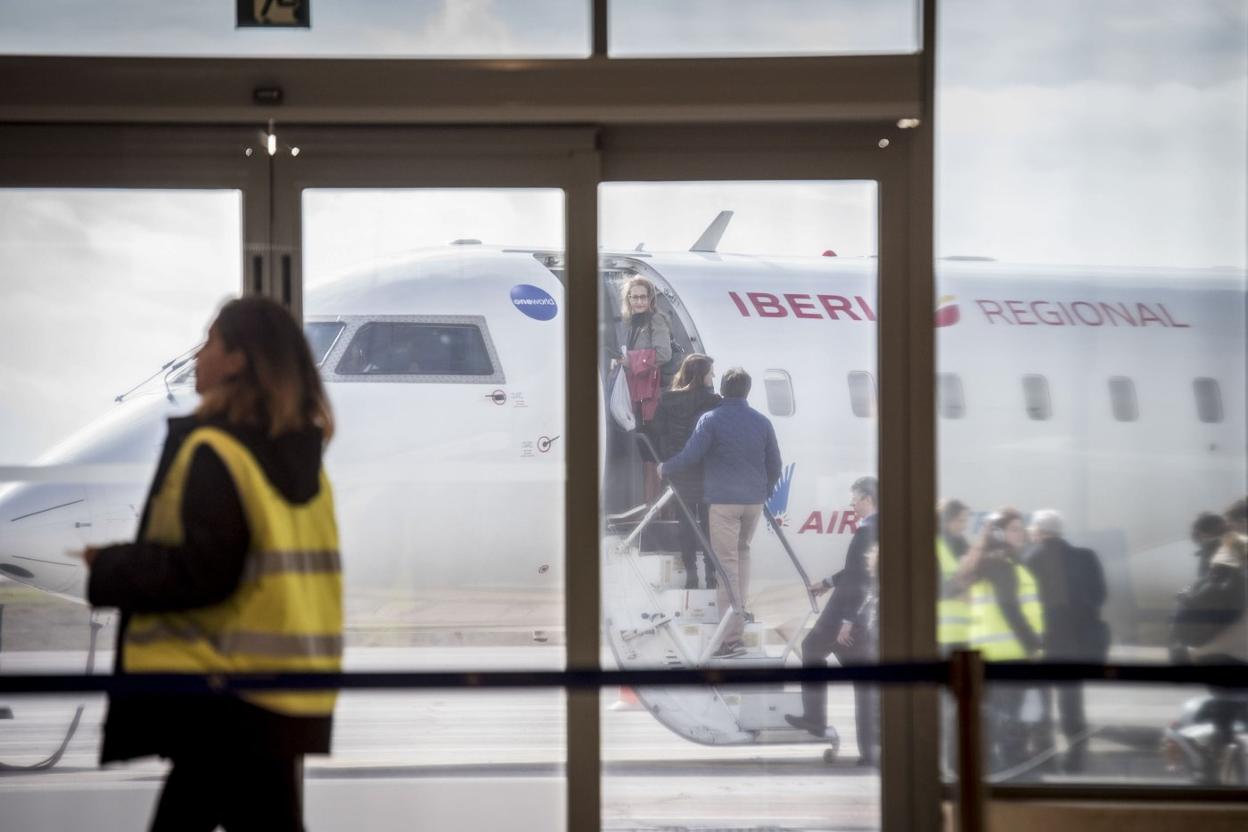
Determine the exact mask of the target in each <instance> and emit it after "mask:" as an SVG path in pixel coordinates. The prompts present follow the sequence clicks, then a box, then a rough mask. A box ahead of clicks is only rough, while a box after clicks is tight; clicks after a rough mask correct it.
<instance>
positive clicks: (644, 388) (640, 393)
mask: <svg viewBox="0 0 1248 832" xmlns="http://www.w3.org/2000/svg"><path fill="white" fill-rule="evenodd" d="M625 369H626V370H627V372H628V392H629V395H630V396H631V398H632V400H633V402H634V403H635V404H639V405H641V421H642V422H649V421H650V420H651V419H653V418H654V412H655V411H656V410H658V408H659V355H658V352H656V351H655V350H654V348H649V349H644V350H629V351H628V355H627V357H626V364H625Z"/></svg>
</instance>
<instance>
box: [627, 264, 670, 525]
mask: <svg viewBox="0 0 1248 832" xmlns="http://www.w3.org/2000/svg"><path fill="white" fill-rule="evenodd" d="M622 294H623V298H624V304H623V308H622V309H621V313H622V316H623V318H624V320H625V321H627V322H628V341H627V343H626V346H625V349H624V355H623V364H624V372H626V373H627V374H628V390H629V394H630V395H631V397H632V400H633V411H634V416H635V417H636V420H637V430H638V431H639V432H641V433H644V434H647V435H649V434H650V432H651V431H650V430H649V427H650V423H651V422H652V421H653V420H654V414H655V411H657V410H658V407H659V394H660V391H661V390H662V389H663V388H662V384H663V365H665V364H666V363H667V362H669V361H671V359H672V326H671V324H670V323H669V322H668V320H667V316H666V315H664V314H663V313H662V312H660V311H659V309H658V305H657V298H658V292H657V291H656V290H655V288H654V284H653V283H651V282H650V281H649V280H647V279H646V278H644V277H641V276H640V275H638V276H634V277H631V278H629V279H628V280H626V281H625V282H624V286H623V293H622ZM641 458H642V461H643V472H644V494H645V500H646V502H647V503H651V502H653V501H654V500H655V499H657V498H658V496H659V473H658V460H657V459H655V458H654V457H653V455H652V454H650V453H649V451H648V450H647V449H646V446H644V445H643V446H642V448H641Z"/></svg>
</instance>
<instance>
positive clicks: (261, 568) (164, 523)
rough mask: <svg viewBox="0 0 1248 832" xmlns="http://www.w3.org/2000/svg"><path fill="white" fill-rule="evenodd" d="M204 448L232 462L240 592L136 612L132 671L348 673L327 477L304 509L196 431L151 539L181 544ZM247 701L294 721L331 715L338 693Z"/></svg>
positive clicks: (128, 665) (178, 459)
mask: <svg viewBox="0 0 1248 832" xmlns="http://www.w3.org/2000/svg"><path fill="white" fill-rule="evenodd" d="M203 445H207V446H208V447H210V448H212V450H213V451H215V452H216V454H217V455H218V456H219V457H220V458H221V460H222V461H223V462H224V463H225V467H226V469H227V470H228V471H229V474H230V478H231V479H232V480H233V482H234V487H235V489H236V490H237V491H238V497H239V502H240V503H241V504H242V507H243V513H244V515H245V517H246V520H247V528H248V529H249V530H250V534H251V544H250V547H249V548H248V551H247V556H246V560H245V561H244V565H243V574H242V578H241V580H240V581H239V584H238V588H237V589H236V590H235V591H234V593H233V594H232V595H231V596H230V597H229V598H226V599H225V600H224V601H222V602H220V603H218V604H213V605H211V606H207V607H198V608H195V609H190V610H182V611H179V612H163V613H136V614H135V615H133V616H132V617H131V618H130V625H129V627H128V628H127V630H126V636H125V643H124V656H123V661H122V666H123V669H124V670H125V671H126V672H128V673H250V672H292V673H299V672H313V671H335V672H336V671H340V670H341V669H342V568H341V562H340V558H339V553H338V527H337V523H336V521H335V519H334V498H333V493H332V491H331V489H330V485H329V479H328V478H327V477H326V476H325V472H324V470H322V471H321V474H320V490H319V491H318V492H317V494H316V496H315V497H313V498H312V499H311V500H310V501H308V502H307V503H303V504H301V505H293V504H291V503H290V502H288V501H287V500H286V499H285V498H284V497H283V496H282V495H281V492H279V491H278V490H277V489H276V488H274V487H273V485H272V484H271V483H270V482H269V480H268V478H267V477H266V476H265V474H264V471H263V469H262V468H261V467H260V464H259V463H258V462H257V461H256V459H255V457H253V456H252V454H251V452H250V451H248V450H247V449H246V447H244V446H243V444H242V443H240V442H239V441H238V440H237V439H235V438H233V437H232V436H230V435H229V434H228V433H226V432H225V431H223V430H220V429H219V428H211V427H201V428H196V429H195V430H194V431H193V432H192V433H191V435H190V436H188V437H187V439H186V441H185V442H183V444H182V446H181V447H180V448H179V449H178V452H177V454H176V455H175V457H174V460H173V463H172V465H171V466H170V468H169V472H168V474H167V476H166V477H165V480H164V482H163V483H162V484H161V486H160V490H159V491H158V492H157V493H156V495H155V496H154V497H153V498H152V504H151V509H150V512H149V515H148V524H147V529H146V531H145V533H144V536H143V538H144V540H146V541H149V542H152V543H159V544H163V545H167V546H177V545H180V544H181V543H182V542H183V540H184V530H183V528H182V519H181V514H182V511H181V509H182V495H183V491H184V489H185V487H186V479H187V476H188V474H189V472H190V467H191V460H192V458H193V457H194V455H195V451H196V450H197V449H198V448H199V447H200V446H203ZM241 696H242V697H243V698H244V699H246V700H247V701H249V702H252V703H253V704H256V705H259V706H261V707H263V708H266V709H268V710H271V711H275V712H277V713H280V714H285V715H288V716H328V715H329V714H331V713H332V712H333V709H334V702H335V701H336V699H337V693H336V692H335V691H307V692H303V691H301V692H290V693H288V692H282V691H277V692H271V693H270V692H267V691H265V692H255V693H244V694H241Z"/></svg>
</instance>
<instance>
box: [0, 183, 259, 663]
mask: <svg viewBox="0 0 1248 832" xmlns="http://www.w3.org/2000/svg"><path fill="white" fill-rule="evenodd" d="M241 266H242V199H241V194H240V193H239V192H238V191H229V190H220V191H155V190H67V189H4V190H0V287H2V291H3V294H4V303H3V304H0V387H2V388H3V389H4V391H5V395H4V403H3V406H2V407H0V467H2V466H7V465H35V466H51V465H57V466H67V467H66V468H56V469H50V470H44V471H39V470H38V469H36V470H35V471H34V472H31V471H20V472H17V473H15V474H13V475H12V476H8V475H6V476H5V477H4V479H9V480H14V479H16V481H9V482H3V481H0V526H3V528H2V529H0V571H2V572H3V574H4V575H7V576H8V577H10V578H15V579H17V580H20V581H23V582H25V583H27V584H29V585H32V586H34V587H37V588H38V589H39V590H42V591H43V592H45V593H59V594H63V595H66V596H69V597H73V598H76V599H79V600H80V601H81V599H82V598H83V594H84V591H85V584H84V577H85V570H84V569H83V568H82V562H81V560H80V559H79V558H78V556H77V555H78V553H79V552H80V551H81V550H82V548H83V547H84V546H85V545H88V544H102V543H109V542H113V541H116V540H125V539H132V538H133V536H134V533H135V529H136V526H137V524H138V511H139V509H140V508H141V507H142V505H143V502H144V495H145V493H146V489H147V486H148V482H149V480H150V478H151V474H152V470H153V468H154V466H155V464H156V459H157V455H158V453H159V451H160V446H161V442H162V440H163V437H164V435H165V420H166V419H167V418H169V417H170V416H174V415H185V414H186V413H189V412H190V411H191V410H192V409H193V408H194V406H195V396H194V391H193V388H190V387H188V386H187V385H186V384H185V383H184V382H182V381H180V380H179V379H178V378H177V376H178V374H179V372H181V371H182V370H183V369H184V368H185V367H186V366H188V364H189V359H190V356H191V353H192V352H193V350H194V349H195V347H196V346H197V345H198V344H199V343H200V341H201V340H202V339H203V337H204V332H205V328H206V326H207V324H208V323H209V321H210V320H211V318H212V316H213V313H214V311H215V310H216V308H217V307H218V305H220V304H221V303H222V302H223V301H225V300H226V299H228V298H229V297H230V296H231V295H233V294H236V293H237V292H238V290H239V287H240V286H241V284H242V275H241ZM99 466H105V467H106V470H105V469H101V468H100V467H99ZM0 580H3V579H2V578H0ZM23 597H25V598H28V600H29V602H30V603H32V604H37V603H38V602H39V599H42V598H45V597H46V596H44V595H39V594H34V595H30V596H23ZM10 612H11V610H10ZM40 629H41V628H40V627H39V626H36V627H34V628H33V630H31V631H28V632H27V633H26V634H25V635H23V634H22V633H21V632H19V631H17V630H13V629H11V628H10V629H6V630H5V634H4V635H5V637H4V645H3V646H4V650H5V651H13V650H23V649H40V650H43V649H53V648H51V647H49V643H48V642H45V640H44V637H43V636H42V635H40V634H39V630H40ZM86 632H87V628H86V627H85V625H84V626H82V627H81V628H80V629H79V630H77V631H76V632H75V634H74V638H75V639H76V640H71V641H69V642H66V643H64V644H62V643H59V642H57V641H56V639H53V642H55V649H62V648H68V647H70V646H75V647H78V648H81V647H84V646H85V638H86ZM35 645H38V646H35Z"/></svg>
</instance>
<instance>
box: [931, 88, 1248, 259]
mask: <svg viewBox="0 0 1248 832" xmlns="http://www.w3.org/2000/svg"><path fill="white" fill-rule="evenodd" d="M1246 102H1248V82H1246V81H1245V80H1244V79H1240V80H1238V81H1229V82H1226V83H1223V84H1221V85H1218V86H1213V87H1207V88H1203V89H1193V88H1191V87H1187V86H1184V85H1181V84H1165V85H1158V86H1156V87H1152V88H1148V89H1141V88H1139V87H1137V86H1134V85H1127V84H1120V83H1108V82H1088V83H1083V84H1071V85H1067V86H1065V87H1063V88H1060V89H1055V88H1051V87H1021V86H1020V87H1013V88H1005V89H969V88H962V89H942V90H941V92H940V95H939V98H938V105H939V108H938V115H937V119H938V122H937V123H938V142H937V154H938V155H937V172H938V178H937V197H938V203H937V221H938V235H937V243H938V252H939V253H940V254H943V255H949V254H979V255H990V256H996V257H1000V258H1002V259H1007V260H1015V261H1023V262H1041V263H1094V264H1106V265H1124V266H1131V265H1139V266H1143V265H1175V266H1237V267H1240V268H1243V267H1244V266H1245V265H1246V264H1245V258H1246V257H1248V253H1246V252H1245V241H1246V232H1245V228H1248V208H1246V206H1245V201H1246V199H1248V198H1246V195H1245V182H1248V169H1246V163H1245V153H1244V137H1245V136H1246V135H1248V103H1246Z"/></svg>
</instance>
